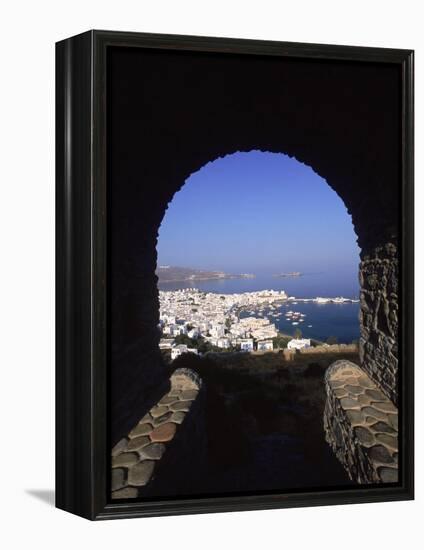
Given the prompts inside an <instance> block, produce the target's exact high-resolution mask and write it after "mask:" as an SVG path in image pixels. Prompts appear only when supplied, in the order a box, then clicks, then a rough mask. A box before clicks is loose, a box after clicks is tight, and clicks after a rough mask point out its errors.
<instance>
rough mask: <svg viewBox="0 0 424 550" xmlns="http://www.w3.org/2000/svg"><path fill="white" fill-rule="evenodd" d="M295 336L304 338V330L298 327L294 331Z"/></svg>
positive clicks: (298, 338)
mask: <svg viewBox="0 0 424 550" xmlns="http://www.w3.org/2000/svg"><path fill="white" fill-rule="evenodd" d="M293 336H294V337H295V338H296V339H297V340H300V339H301V338H302V331H301V330H300V328H297V329H296V330H295V331H294V333H293Z"/></svg>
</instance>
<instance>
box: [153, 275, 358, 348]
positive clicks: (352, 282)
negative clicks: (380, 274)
mask: <svg viewBox="0 0 424 550" xmlns="http://www.w3.org/2000/svg"><path fill="white" fill-rule="evenodd" d="M193 286H194V287H196V288H198V289H199V290H203V291H205V292H216V293H219V294H234V293H241V292H253V291H256V290H271V289H272V290H284V291H285V292H287V294H288V295H289V296H295V297H296V298H316V297H317V296H322V297H330V298H334V297H336V296H343V297H344V298H353V299H357V298H358V297H359V282H358V280H357V277H356V274H354V273H352V272H351V271H346V272H344V271H342V270H340V271H331V272H323V273H305V274H303V275H302V276H300V277H284V278H282V277H275V276H273V275H272V274H267V273H264V274H259V275H257V276H256V277H255V278H254V279H223V280H211V281H195V282H194V284H193V282H187V283H186V282H181V283H161V284H159V289H160V290H177V289H182V288H187V287H193ZM289 310H292V311H297V312H300V313H303V314H305V317H304V318H303V319H304V322H303V323H299V325H292V323H291V321H289V320H287V319H286V317H285V316H284V313H286V312H287V311H289ZM278 311H281V312H282V314H283V315H281V316H280V317H278V318H275V317H269V318H270V320H271V322H273V323H275V324H276V325H277V327H278V328H279V330H280V331H281V332H283V333H286V334H293V333H294V331H295V330H296V329H300V330H301V331H302V335H303V336H304V337H305V338H316V339H317V340H324V341H325V340H326V339H327V338H328V337H330V336H335V337H336V338H337V339H338V341H339V342H340V343H350V342H351V341H352V340H357V339H358V338H359V304H358V303H345V304H332V303H330V304H317V303H314V302H312V303H311V302H297V303H296V305H295V304H294V303H293V302H289V303H288V304H283V305H282V306H281V308H279V310H278ZM278 311H274V312H273V313H278ZM264 314H265V315H267V310H265V311H264ZM308 325H312V326H310V327H309V326H308Z"/></svg>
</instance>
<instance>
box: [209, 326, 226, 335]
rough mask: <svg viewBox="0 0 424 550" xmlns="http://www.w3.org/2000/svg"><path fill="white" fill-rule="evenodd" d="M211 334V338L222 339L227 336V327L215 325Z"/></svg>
mask: <svg viewBox="0 0 424 550" xmlns="http://www.w3.org/2000/svg"><path fill="white" fill-rule="evenodd" d="M209 332H210V335H211V336H214V337H215V338H221V337H222V336H224V334H225V327H224V325H214V326H213V327H212V328H211V329H210V331H209Z"/></svg>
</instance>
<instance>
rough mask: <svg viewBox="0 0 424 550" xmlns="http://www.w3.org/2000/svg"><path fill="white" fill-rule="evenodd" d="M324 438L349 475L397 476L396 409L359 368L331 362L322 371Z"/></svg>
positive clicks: (366, 479)
mask: <svg viewBox="0 0 424 550" xmlns="http://www.w3.org/2000/svg"><path fill="white" fill-rule="evenodd" d="M325 387H326V393H327V401H326V406H325V411H324V429H325V434H326V440H327V442H328V443H329V445H330V446H331V447H332V449H333V451H334V453H335V454H336V456H337V458H338V459H339V460H340V462H341V463H342V464H343V466H344V468H345V470H346V471H347V473H348V475H349V477H350V479H352V480H354V481H356V482H358V483H394V482H397V481H398V411H397V408H396V407H395V405H394V404H393V403H392V402H391V401H390V400H389V399H388V398H387V397H386V396H385V395H384V394H383V393H382V392H381V390H379V389H378V387H377V386H376V384H375V383H374V382H373V381H372V380H371V378H370V377H369V376H368V375H367V373H366V372H364V371H363V370H362V369H361V368H359V367H358V366H357V365H355V364H354V363H352V362H350V361H346V360H340V361H336V362H335V363H333V364H332V365H331V366H330V367H329V368H328V369H327V371H326V374H325Z"/></svg>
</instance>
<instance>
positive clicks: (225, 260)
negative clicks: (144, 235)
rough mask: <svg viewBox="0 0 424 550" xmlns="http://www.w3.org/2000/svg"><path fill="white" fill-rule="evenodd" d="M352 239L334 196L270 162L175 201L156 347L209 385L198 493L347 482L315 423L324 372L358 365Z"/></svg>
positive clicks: (304, 170) (294, 165) (163, 255)
mask: <svg viewBox="0 0 424 550" xmlns="http://www.w3.org/2000/svg"><path fill="white" fill-rule="evenodd" d="M356 239H357V237H356V235H355V232H354V228H353V224H352V219H351V217H350V215H349V214H348V212H347V209H346V207H345V205H344V203H343V201H342V200H341V199H340V197H339V196H338V195H337V193H336V192H335V191H334V190H333V189H331V188H330V187H329V185H328V184H327V182H326V181H325V180H324V179H323V178H321V177H320V176H318V175H317V174H316V173H315V172H314V171H313V170H312V169H311V168H310V167H308V166H306V165H305V164H303V163H300V162H299V161H297V160H296V159H294V158H290V157H288V156H287V155H284V154H281V153H280V154H278V153H270V152H263V151H249V152H237V153H233V154H231V155H226V156H224V157H222V158H219V159H216V160H214V161H212V162H209V163H208V164H206V165H205V166H204V167H203V168H201V169H200V170H198V171H197V172H195V173H194V174H192V175H191V176H190V177H189V178H188V179H187V181H186V182H185V184H184V185H183V186H182V187H181V189H180V190H179V191H178V192H177V193H175V195H174V197H173V199H172V201H171V202H170V203H169V205H168V208H167V211H166V213H165V215H164V218H163V220H162V223H161V226H160V228H159V234H158V244H157V253H158V265H157V271H156V273H157V276H158V288H159V297H160V300H159V302H160V320H159V322H160V331H161V339H160V343H159V346H160V349H161V353H162V356H163V358H164V360H165V361H166V362H167V364H168V365H169V368H170V369H171V370H173V369H175V368H179V369H181V368H182V369H185V368H189V369H191V370H194V371H195V372H197V374H198V375H199V376H200V377H201V378H202V379H203V381H204V383H205V386H206V393H207V398H206V407H205V411H206V412H205V432H206V441H203V444H206V445H207V448H208V453H207V456H206V457H204V462H205V463H204V464H203V468H204V469H205V472H206V473H205V475H204V476H203V477H204V479H207V480H208V481H207V483H203V485H202V484H201V483H199V480H198V479H196V484H195V485H196V488H197V490H199V487H200V488H201V490H202V491H203V492H205V493H207V492H210V491H212V490H213V489H214V490H216V491H220V492H221V491H224V492H225V491H241V490H243V487H245V486H246V483H247V484H248V486H249V488H251V489H254V490H271V489H272V488H273V487H276V486H278V487H281V488H299V487H305V486H313V485H318V484H319V483H323V484H325V485H328V486H331V485H343V484H348V483H349V482H350V481H349V478H348V476H347V475H346V474H345V472H344V470H343V468H342V467H341V465H340V464H339V462H338V461H337V460H336V458H335V457H334V455H333V454H332V453H331V451H330V448H329V447H328V445H327V444H326V442H325V435H324V429H323V422H322V417H323V411H324V403H325V388H324V373H325V370H326V369H327V368H328V367H329V366H330V364H331V363H332V362H333V361H334V360H335V359H348V360H353V361H355V362H356V363H358V362H359V354H358V341H359V299H358V298H359V281H358V267H359V261H360V258H359V253H360V250H359V247H358V245H357V243H356ZM222 426H227V427H228V426H231V430H222ZM195 444H197V443H195ZM261 461H262V462H263V463H266V464H267V468H266V470H264V469H263V468H261V466H260V464H261ZM294 464H296V467H295V468H294ZM239 472H244V474H243V477H242V478H240V475H239ZM246 480H248V481H246ZM185 490H186V491H187V490H190V486H189V485H188V486H186V487H185Z"/></svg>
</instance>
